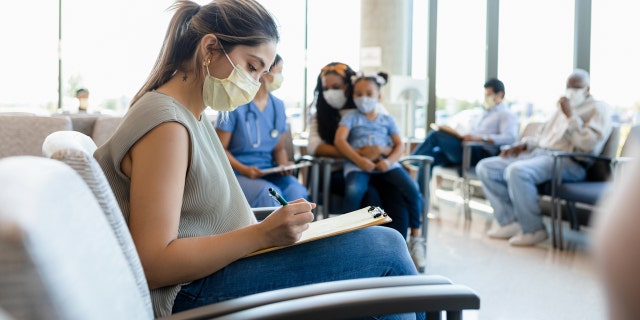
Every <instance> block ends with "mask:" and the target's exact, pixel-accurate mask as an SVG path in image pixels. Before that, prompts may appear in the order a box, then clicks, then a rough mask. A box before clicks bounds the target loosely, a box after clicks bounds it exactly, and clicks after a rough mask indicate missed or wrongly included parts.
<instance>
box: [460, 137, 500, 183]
mask: <svg viewBox="0 0 640 320" xmlns="http://www.w3.org/2000/svg"><path fill="white" fill-rule="evenodd" d="M475 147H495V148H496V149H498V147H497V146H496V145H494V144H493V143H489V142H486V141H464V142H462V168H461V172H462V177H463V178H465V179H467V171H468V170H469V168H471V149H472V148H475Z"/></svg>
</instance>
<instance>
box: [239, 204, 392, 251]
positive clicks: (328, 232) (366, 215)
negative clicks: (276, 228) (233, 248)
mask: <svg viewBox="0 0 640 320" xmlns="http://www.w3.org/2000/svg"><path fill="white" fill-rule="evenodd" d="M389 222H391V218H390V217H389V216H388V215H387V213H386V212H384V210H383V209H382V208H380V207H374V206H369V207H365V208H362V209H358V210H356V211H352V212H349V213H345V214H341V215H339V216H334V217H330V218H327V219H322V220H318V221H314V222H312V223H310V224H309V229H307V230H305V231H304V232H302V236H301V237H300V239H299V240H298V241H297V242H296V243H294V244H292V245H288V246H278V247H270V248H265V249H261V250H258V251H254V252H252V253H250V254H249V255H247V257H250V256H255V255H258V254H261V253H265V252H270V251H274V250H278V249H282V248H286V247H291V246H295V245H298V244H301V243H305V242H310V241H314V240H318V239H322V238H327V237H331V236H335V235H339V234H343V233H347V232H350V231H354V230H358V229H362V228H366V227H370V226H377V225H381V224H385V223H389Z"/></svg>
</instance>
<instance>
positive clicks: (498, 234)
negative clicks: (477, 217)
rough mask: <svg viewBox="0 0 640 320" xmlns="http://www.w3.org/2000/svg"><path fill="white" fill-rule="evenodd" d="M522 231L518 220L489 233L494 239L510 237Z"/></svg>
mask: <svg viewBox="0 0 640 320" xmlns="http://www.w3.org/2000/svg"><path fill="white" fill-rule="evenodd" d="M518 232H520V225H518V223H517V222H513V223H510V224H508V225H506V226H500V227H498V228H495V229H493V230H491V231H489V232H487V235H488V236H489V238H493V239H509V238H511V237H513V236H515V235H516V234H518Z"/></svg>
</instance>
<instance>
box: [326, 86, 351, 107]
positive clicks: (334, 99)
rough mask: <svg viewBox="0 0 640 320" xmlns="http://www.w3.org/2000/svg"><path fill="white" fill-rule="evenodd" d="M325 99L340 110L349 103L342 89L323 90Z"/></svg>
mask: <svg viewBox="0 0 640 320" xmlns="http://www.w3.org/2000/svg"><path fill="white" fill-rule="evenodd" d="M322 96H323V97H324V100H325V101H327V103H328V104H329V105H330V106H331V107H332V108H334V109H336V110H340V109H342V107H344V104H345V103H347V97H346V96H345V95H344V91H342V89H329V90H324V91H322Z"/></svg>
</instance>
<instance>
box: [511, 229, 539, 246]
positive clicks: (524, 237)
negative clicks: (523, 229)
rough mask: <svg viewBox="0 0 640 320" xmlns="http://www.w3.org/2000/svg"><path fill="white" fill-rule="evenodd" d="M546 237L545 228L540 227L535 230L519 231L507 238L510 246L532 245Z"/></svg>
mask: <svg viewBox="0 0 640 320" xmlns="http://www.w3.org/2000/svg"><path fill="white" fill-rule="evenodd" d="M548 237H549V235H548V234H547V228H542V229H540V230H538V231H535V232H528V233H519V234H517V235H515V236H513V237H512V238H511V239H509V244H510V245H512V246H533V245H535V244H537V243H538V242H542V241H544V240H547V238H548Z"/></svg>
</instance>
